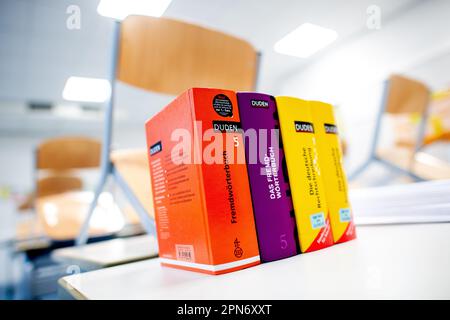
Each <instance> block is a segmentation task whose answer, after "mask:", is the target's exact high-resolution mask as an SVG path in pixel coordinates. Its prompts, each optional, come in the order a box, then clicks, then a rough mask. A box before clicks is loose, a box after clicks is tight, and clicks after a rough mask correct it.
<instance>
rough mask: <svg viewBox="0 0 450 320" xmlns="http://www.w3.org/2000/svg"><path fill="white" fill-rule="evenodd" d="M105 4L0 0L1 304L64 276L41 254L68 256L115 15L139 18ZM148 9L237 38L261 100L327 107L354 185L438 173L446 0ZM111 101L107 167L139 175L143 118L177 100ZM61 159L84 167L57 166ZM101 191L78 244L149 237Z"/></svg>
mask: <svg viewBox="0 0 450 320" xmlns="http://www.w3.org/2000/svg"><path fill="white" fill-rule="evenodd" d="M103 2H104V3H103V5H102V4H101V3H100V1H97V0H70V1H66V0H0V43H1V45H0V298H6V299H13V298H16V299H20V298H38V299H46V298H55V297H56V280H57V279H58V277H60V276H61V274H67V273H73V272H76V270H75V271H74V270H73V269H68V268H67V264H56V263H54V260H55V259H54V250H55V249H58V248H66V247H71V246H73V245H74V241H75V238H76V236H77V234H78V231H79V228H80V227H81V224H82V222H83V221H84V219H85V215H86V211H87V208H88V206H89V203H90V202H91V201H92V197H93V194H92V192H93V191H94V189H95V188H96V186H97V185H98V180H99V179H100V176H101V173H100V170H99V167H100V164H101V148H102V145H103V142H104V137H105V136H104V129H105V126H108V121H107V120H105V112H106V110H108V101H109V97H110V93H111V70H112V65H114V62H113V61H115V60H114V59H115V56H114V52H115V49H114V48H115V44H117V43H116V42H115V38H114V31H115V28H116V27H117V22H115V21H117V20H115V19H119V20H120V19H123V18H124V16H123V15H124V14H126V12H127V11H126V10H125V9H126V8H125V7H124V3H125V2H129V3H130V4H134V6H135V7H134V8H133V9H135V11H130V12H131V13H140V12H136V11H138V9H140V7H139V5H136V1H122V3H121V1H119V0H116V1H103ZM142 2H143V1H142ZM145 2H146V3H147V4H146V5H144V8H143V9H146V10H147V11H148V12H150V14H149V15H150V16H153V17H156V18H155V19H157V17H161V18H160V19H169V20H172V19H174V20H176V21H180V22H183V23H187V24H188V25H195V26H199V27H201V28H204V29H207V30H211V31H214V32H219V33H220V34H223V33H225V34H227V35H230V36H232V37H235V38H237V39H239V40H240V41H245V42H246V43H247V44H248V45H250V46H251V47H252V48H253V49H254V51H255V52H257V53H258V54H257V56H258V57H259V58H258V59H257V60H258V64H257V66H256V68H255V69H256V72H255V79H256V81H255V85H254V87H256V89H257V90H258V91H261V92H265V93H269V94H272V95H292V96H297V97H300V98H303V99H313V100H322V101H326V102H329V103H332V104H333V105H334V106H335V107H336V113H337V117H338V122H339V127H340V135H341V138H342V143H343V149H344V152H345V153H344V154H345V158H344V161H345V166H346V171H347V173H348V174H349V175H350V177H351V181H350V185H351V187H352V188H362V187H364V188H367V187H376V186H384V185H397V184H407V183H411V182H417V181H423V180H440V179H448V178H450V169H449V162H450V147H449V144H448V141H449V139H450V33H449V32H448V30H450V19H449V16H448V13H449V12H450V2H449V1H446V0H427V1H420V0H398V1H387V0H375V1H373V0H370V1H369V0H367V1H366V0H350V1H349V0H346V1H344V0H339V1H331V0H329V1H326V0H319V1H303V0H302V1H289V0H277V1H256V0H246V1H238V2H236V1H235V2H230V1H224V0H214V1H211V0H208V1H207V0H192V1H182V0H172V1H145ZM137 3H139V2H137ZM153 3H156V5H157V6H156V7H155V8H156V9H155V8H153V7H151V6H152V4H153ZM107 5H111V6H112V7H108V6H107ZM158 5H159V7H158ZM102 6H103V7H102ZM114 6H116V7H114ZM111 8H112V9H111ZM152 10H153V11H152ZM144 13H145V10H144ZM121 15H122V16H121ZM158 35H159V37H161V38H166V39H169V41H170V39H171V38H170V37H171V34H170V33H168V34H167V35H166V34H164V33H163V31H160V33H158ZM148 45H149V46H150V49H149V50H154V51H155V52H157V51H158V43H156V42H154V43H152V44H148ZM178 54H179V55H180V57H181V56H183V54H184V50H183V46H180V47H179V48H178ZM157 56H158V55H157V54H156V57H157ZM180 57H178V56H176V55H171V56H170V57H168V56H166V57H165V60H164V61H165V63H167V60H168V59H171V60H172V61H173V63H172V64H176V61H178V60H179V59H181V58H180ZM196 58H197V57H195V56H192V57H189V56H184V57H183V59H185V60H187V61H189V59H192V60H195V59H196ZM144 59H145V57H144ZM151 59H156V58H155V56H152V58H151ZM154 63H155V64H158V61H156V60H155V61H154ZM157 76H158V75H156V77H157ZM161 77H162V76H161ZM237 77H238V78H239V75H238V76H237ZM119 80H121V79H119ZM207 84H208V83H207V82H206V83H205V85H207ZM237 89H239V88H237ZM172 91H173V90H172ZM113 94H114V117H113V125H112V127H111V128H112V141H111V149H112V150H119V149H120V150H122V149H127V150H129V151H128V152H129V153H125V154H120V153H119V154H117V155H116V156H117V157H118V158H121V157H122V158H123V159H122V160H123V161H124V162H125V165H124V167H126V166H127V161H129V162H130V163H131V167H127V168H126V172H127V173H126V174H124V176H127V177H128V178H129V179H131V180H136V176H141V177H142V174H140V173H139V172H141V171H139V170H144V171H142V172H144V174H143V176H144V177H145V170H146V163H145V160H144V163H142V161H141V159H142V158H139V156H136V157H133V156H135V155H136V154H138V153H139V152H138V151H136V150H141V149H143V148H145V146H146V145H145V135H144V123H145V121H146V120H147V119H148V118H149V117H151V116H152V115H154V114H155V113H156V112H158V111H159V110H161V109H162V108H163V107H164V106H165V105H166V104H167V103H168V102H170V101H171V100H172V99H173V98H174V97H175V96H176V93H175V92H171V94H168V91H167V90H159V91H158V90H145V89H144V88H143V87H142V86H133V85H130V84H129V83H126V81H115V87H114V91H113ZM52 143H53V144H52ZM66 148H67V149H66ZM71 148H76V149H77V150H78V151H79V150H85V151H86V152H87V154H89V155H90V156H89V157H87V156H86V155H83V154H81V153H76V152H75V153H73V155H72V152H73V151H72V149H71ZM66 150H67V151H66ZM65 152H66V153H65ZM60 153H62V154H66V155H67V156H70V159H71V160H74V159H75V158H76V157H80V159H82V161H81V160H80V161H78V160H77V161H75V160H74V162H76V163H75V164H74V165H73V168H69V167H68V165H67V164H68V162H70V161H71V160H70V159H66V158H64V159H63V158H61V159H60V162H59V163H57V162H58V161H56V160H55V159H58V157H60V156H59V155H58V154H60ZM130 159H131V160H130ZM133 159H134V160H133ZM368 159H369V160H371V161H369V162H368ZM52 161H53V162H52ZM55 163H56V164H55ZM61 163H63V164H66V165H67V166H64V165H62V166H61ZM52 165H55V167H52ZM58 166H59V167H58ZM117 166H119V165H117ZM136 168H139V169H136ZM69 169H70V170H69ZM73 169H77V170H73ZM78 169H83V170H78ZM135 170H137V171H135ZM44 171H45V172H44ZM75 171H76V174H75V173H74V172H75ZM81 171H82V172H81ZM55 172H56V173H55ZM136 172H138V173H136ZM46 179H47V180H46ZM52 179H53V180H52ZM110 180H111V179H108V180H107V182H106V184H105V187H104V188H103V190H102V194H101V196H100V199H99V202H98V208H96V212H95V214H94V217H93V219H92V220H91V229H90V232H91V233H90V235H91V238H92V239H91V240H90V241H94V242H96V241H99V242H100V241H101V240H105V239H112V238H117V237H129V236H130V235H133V236H134V235H139V234H144V233H145V230H146V228H145V225H144V226H143V227H142V225H141V224H140V223H139V220H140V219H139V214H138V213H136V210H135V208H134V209H133V208H131V207H130V205H129V204H128V203H129V201H127V199H126V198H127V196H126V193H127V192H122V191H121V190H119V189H118V188H117V187H116V185H115V184H114V183H113V182H111V181H110ZM139 183H140V182H137V184H135V186H132V187H131V189H132V190H134V191H136V190H137V191H136V193H139V191H138V190H140V187H139ZM142 183H144V184H145V183H146V182H142ZM132 184H133V183H132ZM141 192H142V191H141ZM124 193H125V195H124ZM61 194H64V196H65V198H61V197H58V198H56V196H61ZM67 194H69V195H70V199H69V198H68V196H67ZM144 194H145V192H144ZM49 197H50V198H49ZM139 197H140V196H139V195H138V198H139ZM144 197H145V196H144ZM60 206H62V207H60ZM61 208H63V209H61ZM58 210H63V211H64V212H72V211H73V212H75V211H76V212H75V213H73V215H72V216H70V217H68V218H67V217H62V216H60V214H61V213H60V212H59V211H58ZM74 216H75V217H77V218H73V217H74ZM150 216H151V214H150ZM141 219H142V218H141ZM105 221H106V222H105ZM96 223H97V225H96ZM61 224H63V225H64V228H63V229H64V230H62V231H61V229H60V228H61ZM69 229H70V230H69ZM81 271H82V270H81Z"/></svg>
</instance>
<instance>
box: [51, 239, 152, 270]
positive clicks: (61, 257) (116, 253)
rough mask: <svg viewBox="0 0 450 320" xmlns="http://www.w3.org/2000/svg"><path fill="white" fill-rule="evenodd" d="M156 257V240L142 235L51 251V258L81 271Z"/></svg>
mask: <svg viewBox="0 0 450 320" xmlns="http://www.w3.org/2000/svg"><path fill="white" fill-rule="evenodd" d="M157 255H158V244H157V241H156V238H155V237H153V236H149V235H142V236H134V237H129V238H121V239H113V240H106V241H101V242H96V243H92V244H86V245H84V246H80V247H69V248H63V249H57V250H55V251H53V253H52V258H53V259H54V260H55V261H58V262H61V263H63V264H66V265H78V266H79V267H80V268H81V269H83V270H95V269H101V268H107V267H111V266H115V265H120V264H124V263H129V262H135V261H139V260H144V259H149V258H153V257H156V256H157Z"/></svg>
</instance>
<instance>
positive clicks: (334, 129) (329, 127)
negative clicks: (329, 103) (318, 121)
mask: <svg viewBox="0 0 450 320" xmlns="http://www.w3.org/2000/svg"><path fill="white" fill-rule="evenodd" d="M324 127H325V133H328V134H338V130H337V127H336V126H335V125H334V124H329V123H325V124H324Z"/></svg>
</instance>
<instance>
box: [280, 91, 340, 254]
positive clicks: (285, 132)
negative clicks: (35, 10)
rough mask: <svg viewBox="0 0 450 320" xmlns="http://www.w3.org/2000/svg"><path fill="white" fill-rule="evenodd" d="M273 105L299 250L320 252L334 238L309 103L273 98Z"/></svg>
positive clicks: (289, 98) (294, 99)
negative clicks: (281, 145) (279, 133)
mask: <svg viewBox="0 0 450 320" xmlns="http://www.w3.org/2000/svg"><path fill="white" fill-rule="evenodd" d="M276 103H277V112H278V117H279V121H280V130H281V136H282V140H283V147H284V152H285V158H286V166H287V172H288V176H289V184H290V188H291V196H292V201H293V205H294V211H295V218H296V222H297V229H298V234H299V241H300V249H301V251H302V252H310V251H315V250H319V249H322V248H325V247H328V246H330V245H332V244H333V237H332V234H331V227H330V220H329V215H328V206H327V203H326V199H325V189H324V185H323V180H322V172H321V169H320V164H319V161H318V154H317V148H316V136H315V134H314V132H315V128H314V125H313V120H312V115H311V109H310V106H309V102H308V101H304V100H301V99H297V98H292V97H276Z"/></svg>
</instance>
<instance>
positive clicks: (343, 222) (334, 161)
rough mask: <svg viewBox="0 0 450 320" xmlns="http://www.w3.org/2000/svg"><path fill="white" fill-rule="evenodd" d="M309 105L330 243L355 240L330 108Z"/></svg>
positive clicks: (338, 146)
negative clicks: (328, 221)
mask: <svg viewBox="0 0 450 320" xmlns="http://www.w3.org/2000/svg"><path fill="white" fill-rule="evenodd" d="M309 103H310V106H311V112H312V117H313V125H314V128H315V134H316V137H317V151H318V153H319V165H320V168H321V169H322V177H323V179H324V186H325V196H326V199H327V205H328V209H329V212H330V221H331V230H332V233H333V239H334V242H335V243H340V242H346V241H349V240H352V239H355V238H356V232H355V225H354V223H353V216H352V210H351V206H350V203H349V199H348V186H347V177H346V175H345V171H344V166H343V156H342V150H341V145H340V141H339V136H338V129H337V126H336V120H335V117H334V112H333V106H332V105H330V104H328V103H324V102H319V101H310V102H309Z"/></svg>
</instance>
